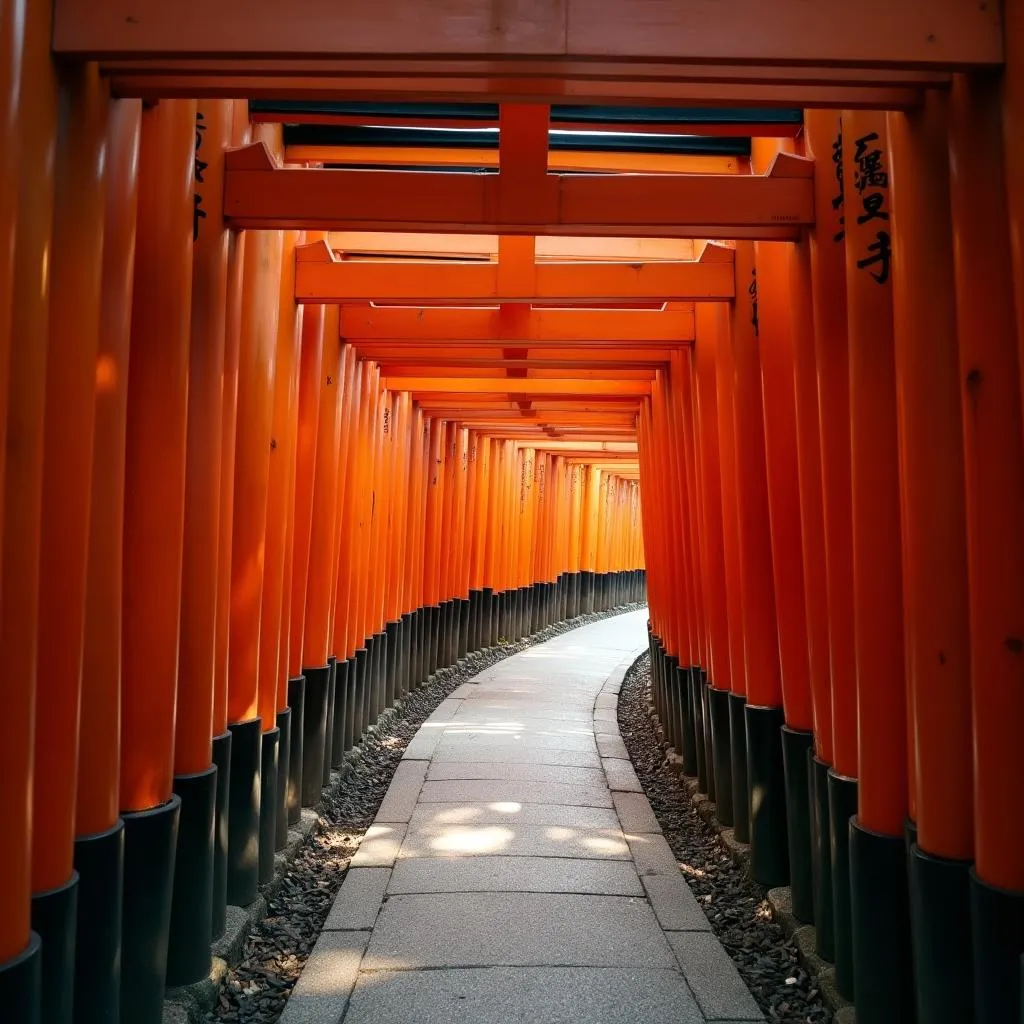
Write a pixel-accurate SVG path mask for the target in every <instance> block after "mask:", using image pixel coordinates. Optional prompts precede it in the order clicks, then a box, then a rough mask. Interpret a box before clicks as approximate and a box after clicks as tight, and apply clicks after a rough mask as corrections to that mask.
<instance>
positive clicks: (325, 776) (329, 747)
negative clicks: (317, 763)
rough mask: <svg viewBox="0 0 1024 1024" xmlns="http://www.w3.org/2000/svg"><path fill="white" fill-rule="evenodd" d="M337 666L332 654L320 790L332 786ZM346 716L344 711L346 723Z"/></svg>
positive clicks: (328, 668) (328, 674) (336, 660)
mask: <svg viewBox="0 0 1024 1024" xmlns="http://www.w3.org/2000/svg"><path fill="white" fill-rule="evenodd" d="M337 664H338V659H337V658H336V657H334V655H333V654H332V655H331V656H330V657H329V658H328V659H327V724H326V726H325V727H324V759H323V764H322V765H321V768H320V788H321V789H324V788H325V787H326V786H329V785H330V784H331V761H332V760H333V759H334V715H335V711H336V710H337V709H336V708H335V693H336V692H337V676H336V672H337ZM344 718H345V714H344V711H342V721H343V723H344Z"/></svg>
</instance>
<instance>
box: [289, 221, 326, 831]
mask: <svg viewBox="0 0 1024 1024" xmlns="http://www.w3.org/2000/svg"><path fill="white" fill-rule="evenodd" d="M308 240H309V241H312V238H311V237H309V239H308ZM323 321H324V307H323V306H318V305H307V306H305V307H304V308H303V311H302V330H301V333H300V339H301V340H300V345H299V399H298V401H299V408H298V417H299V418H298V427H297V431H298V433H297V436H296V445H295V486H294V496H293V499H292V500H293V504H294V512H293V513H292V517H293V520H294V523H295V525H294V529H293V538H294V543H293V551H292V578H291V587H290V591H289V595H288V598H287V599H288V601H289V604H290V607H291V616H290V621H289V625H288V707H289V708H291V712H292V721H291V742H290V745H289V751H288V792H287V796H286V801H285V802H286V805H287V807H288V824H289V825H297V824H298V822H299V816H300V812H301V808H302V762H303V758H304V750H303V746H304V737H305V720H306V716H305V708H306V677H305V676H304V675H303V674H302V641H303V635H304V633H305V625H306V590H307V584H308V580H309V545H310V539H311V536H312V528H313V484H314V479H315V474H316V460H317V432H318V430H319V423H320V393H321V379H320V378H321V373H322V369H323V353H324V331H323Z"/></svg>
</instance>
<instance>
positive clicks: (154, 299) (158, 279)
mask: <svg viewBox="0 0 1024 1024" xmlns="http://www.w3.org/2000/svg"><path fill="white" fill-rule="evenodd" d="M195 116H196V105H195V103H194V102H191V101H185V100H171V101H161V102H160V103H159V104H158V105H157V106H155V107H152V108H149V109H147V110H144V111H143V114H142V137H141V143H140V150H139V200H138V201H139V208H138V233H137V236H136V245H135V283H134V301H133V303H132V326H131V348H130V357H129V361H130V364H131V369H130V373H129V378H128V427H127V449H126V456H125V506H124V593H123V615H124V619H123V626H124V632H123V636H122V657H123V661H122V669H123V676H122V687H123V689H122V702H123V703H122V708H123V715H122V721H121V805H122V807H123V808H124V809H125V811H126V813H125V814H124V815H123V817H124V819H125V869H124V936H123V940H124V946H123V957H122V971H123V973H122V987H121V1019H122V1020H137V1021H140V1022H143V1024H148V1022H150V1021H159V1020H160V1017H161V1013H162V1001H163V989H164V977H165V953H164V950H165V949H166V943H167V934H168V928H169V923H170V911H171V885H172V879H173V874H174V852H175V839H176V833H177V828H178V811H179V807H180V800H179V798H178V797H177V796H176V795H173V794H172V791H171V786H172V775H173V762H174V721H175V702H176V695H177V679H178V635H179V627H180V612H181V569H182V541H183V535H184V521H185V465H186V430H187V426H186V419H187V412H188V370H189V333H190V319H191V293H192V247H193V241H192V217H193V210H194V200H193V196H194V171H195Z"/></svg>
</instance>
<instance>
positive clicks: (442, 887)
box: [364, 856, 703, 916]
mask: <svg viewBox="0 0 1024 1024" xmlns="http://www.w3.org/2000/svg"><path fill="white" fill-rule="evenodd" d="M364 870H377V869H364ZM387 891H388V893H389V894H391V895H395V894H400V893H438V892H552V893H554V892H560V893H590V894H594V895H604V896H643V895H644V888H643V886H642V885H641V883H640V879H639V878H638V877H637V873H636V870H635V868H634V867H633V865H632V864H631V863H630V862H629V861H628V860H582V859H574V858H570V857H507V856H503V857H459V858H437V857H419V858H416V857H413V858H408V859H399V860H398V861H397V862H396V864H395V868H394V871H393V872H392V873H391V877H390V881H389V882H388V889H387ZM702 916H703V915H702Z"/></svg>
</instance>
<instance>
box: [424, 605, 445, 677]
mask: <svg viewBox="0 0 1024 1024" xmlns="http://www.w3.org/2000/svg"><path fill="white" fill-rule="evenodd" d="M426 613H427V635H426V637H425V640H424V642H425V644H426V648H427V663H426V666H425V672H424V675H423V678H424V681H425V680H427V679H429V678H430V677H431V676H432V675H433V674H434V673H435V672H436V671H437V669H438V667H439V666H440V664H441V662H440V661H439V657H440V649H441V648H440V644H441V606H440V605H439V604H432V605H430V606H429V607H428V608H427V609H426Z"/></svg>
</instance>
